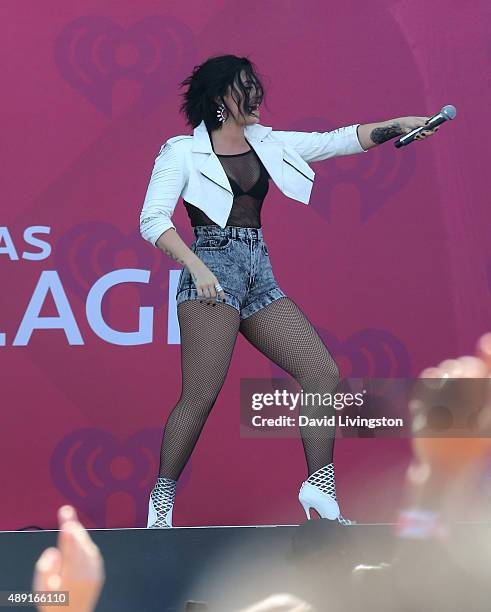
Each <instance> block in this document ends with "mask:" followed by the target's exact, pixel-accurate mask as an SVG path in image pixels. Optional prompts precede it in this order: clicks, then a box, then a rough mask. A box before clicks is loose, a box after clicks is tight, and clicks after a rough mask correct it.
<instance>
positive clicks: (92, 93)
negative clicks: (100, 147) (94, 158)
mask: <svg viewBox="0 0 491 612" xmlns="http://www.w3.org/2000/svg"><path fill="white" fill-rule="evenodd" d="M195 46H196V45H195V39H194V34H193V32H192V31H191V30H190V28H189V27H187V26H186V25H185V24H184V23H182V22H181V21H179V20H177V19H175V18H172V17H164V16H162V15H149V16H147V17H145V18H144V19H142V20H141V21H139V22H138V23H135V24H133V25H132V26H131V27H129V28H128V29H124V28H122V27H121V26H120V25H119V24H117V23H115V22H114V21H113V20H112V19H110V18H108V17H100V16H96V15H86V16H83V17H79V18H78V19H75V20H74V21H72V22H70V23H69V24H68V25H67V26H66V27H65V28H64V29H63V30H62V31H61V32H60V34H59V35H58V37H57V38H56V40H55V45H54V59H55V63H56V65H57V67H58V70H59V71H60V74H61V76H62V77H63V79H65V81H66V82H67V83H69V84H70V85H71V86H72V87H73V88H74V89H76V90H77V91H78V92H79V93H80V95H82V96H83V97H84V98H86V99H87V100H89V101H90V102H91V103H92V104H93V105H94V106H95V107H96V108H97V109H98V110H100V111H101V112H102V113H104V115H106V117H111V114H112V92H113V87H114V85H115V83H116V82H117V81H119V80H120V79H128V80H131V81H134V82H136V83H139V84H140V86H141V96H140V103H141V106H142V108H143V110H144V112H146V113H149V112H151V111H152V110H153V109H154V108H155V107H156V106H157V105H158V104H160V103H161V102H162V100H163V99H164V98H166V97H167V95H173V96H174V95H175V88H176V84H177V83H178V82H179V81H180V80H181V79H182V73H183V71H184V70H185V69H186V67H187V66H188V65H189V64H190V62H191V63H192V58H193V57H195Z"/></svg>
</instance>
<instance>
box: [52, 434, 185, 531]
mask: <svg viewBox="0 0 491 612" xmlns="http://www.w3.org/2000/svg"><path fill="white" fill-rule="evenodd" d="M161 442H162V431H161V428H146V429H142V430H140V431H136V432H135V433H134V434H132V435H131V436H129V437H128V438H127V439H126V440H117V439H116V438H115V436H114V435H113V434H112V433H110V432H109V431H104V430H102V429H97V428H91V427H87V428H80V429H76V430H74V431H72V432H70V433H69V434H67V435H65V436H64V437H63V438H61V440H60V441H59V443H58V444H57V446H56V448H55V449H54V450H53V453H52V455H51V459H50V472H51V477H52V480H53V483H54V484H55V486H56V487H57V489H58V490H59V491H60V493H61V494H62V496H63V497H64V498H65V499H66V503H69V504H72V505H73V506H75V508H77V510H80V512H81V513H83V514H84V515H86V516H87V517H88V518H89V520H90V521H91V522H92V523H93V524H94V525H97V528H99V529H103V528H107V527H108V525H107V524H106V523H107V504H108V503H109V498H110V497H111V495H113V494H117V493H121V492H124V493H127V494H128V495H130V496H131V497H133V498H134V500H135V508H136V514H137V515H136V517H131V516H129V517H128V520H129V521H131V522H133V521H134V524H135V525H136V526H140V527H141V526H144V525H146V521H147V513H148V496H149V494H150V491H151V490H152V487H153V485H154V484H155V479H156V478H157V473H158V466H156V467H155V466H154V463H155V460H157V461H158V458H159V452H160V450H159V449H160V444H161ZM151 468H152V469H151ZM153 468H155V469H153ZM190 475H191V465H190V462H189V463H188V465H187V466H186V470H185V471H184V472H183V474H182V476H181V478H179V481H178V483H177V486H178V487H179V489H181V488H182V487H185V486H186V485H187V483H188V481H189V479H190Z"/></svg>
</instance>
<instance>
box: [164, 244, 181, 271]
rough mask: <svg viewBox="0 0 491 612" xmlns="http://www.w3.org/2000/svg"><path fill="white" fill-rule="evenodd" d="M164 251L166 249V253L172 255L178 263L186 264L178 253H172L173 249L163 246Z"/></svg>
mask: <svg viewBox="0 0 491 612" xmlns="http://www.w3.org/2000/svg"><path fill="white" fill-rule="evenodd" d="M162 251H164V253H165V254H166V255H168V256H169V257H171V258H172V259H174V260H175V261H177V262H178V263H180V264H182V265H183V266H184V265H186V264H185V263H184V261H183V260H182V259H181V258H180V257H178V256H177V255H174V254H173V253H171V251H169V249H166V248H165V247H162Z"/></svg>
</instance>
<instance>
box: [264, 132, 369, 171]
mask: <svg viewBox="0 0 491 612" xmlns="http://www.w3.org/2000/svg"><path fill="white" fill-rule="evenodd" d="M359 125H361V124H360V123H355V124H353V125H349V126H347V127H340V128H337V129H335V130H332V131H331V132H281V131H276V130H275V131H274V134H275V136H278V138H280V139H281V140H282V141H283V142H284V143H285V144H287V145H288V146H290V147H292V148H293V149H295V150H296V151H297V153H298V154H299V155H300V157H301V158H302V159H303V160H304V161H306V162H315V161H321V160H323V159H328V158H329V157H338V156H340V155H351V154H352V153H368V149H364V148H363V147H362V146H361V144H360V141H359V140H358V134H357V131H356V128H357V127H358V126H359Z"/></svg>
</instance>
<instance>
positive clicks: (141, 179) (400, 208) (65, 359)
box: [0, 0, 491, 529]
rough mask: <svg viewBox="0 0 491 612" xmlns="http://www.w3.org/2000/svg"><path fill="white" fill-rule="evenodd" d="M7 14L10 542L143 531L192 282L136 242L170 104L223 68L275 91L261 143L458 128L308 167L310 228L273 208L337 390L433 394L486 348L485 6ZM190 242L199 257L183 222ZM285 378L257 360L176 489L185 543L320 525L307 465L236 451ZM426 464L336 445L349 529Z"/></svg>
mask: <svg viewBox="0 0 491 612" xmlns="http://www.w3.org/2000/svg"><path fill="white" fill-rule="evenodd" d="M0 10H1V11H2V13H4V14H2V23H3V24H4V28H3V33H2V37H1V38H0V40H1V44H2V47H3V48H2V57H3V58H4V60H5V64H4V74H3V88H2V90H3V95H2V98H1V102H0V104H1V105H2V117H3V119H4V121H3V135H2V136H3V138H2V142H3V147H2V149H1V164H2V170H3V206H2V218H1V221H0V224H1V226H2V229H1V232H2V234H1V241H0V255H1V258H0V282H1V296H2V298H1V310H0V331H1V335H0V345H1V351H0V356H1V357H0V358H1V373H2V426H1V428H0V449H1V450H0V453H1V465H2V468H1V472H2V492H3V499H2V504H1V507H0V513H1V514H0V528H1V529H19V528H22V527H24V526H26V525H38V526H40V527H43V528H55V527H56V514H55V513H56V509H57V508H58V507H59V506H60V505H61V504H63V503H71V504H74V505H75V506H76V507H77V508H78V509H79V512H80V515H81V517H82V520H83V521H84V523H85V524H86V525H87V526H88V527H131V526H144V525H146V513H147V502H148V493H149V491H150V489H151V487H152V486H153V481H154V478H155V476H156V473H157V469H158V458H159V450H160V439H161V432H162V427H163V423H164V420H165V417H166V416H167V414H168V413H169V411H170V410H171V408H172V407H173V405H174V404H175V402H176V400H177V398H178V396H179V392H180V350H179V345H178V344H176V343H175V331H176V330H175V321H174V319H173V315H174V314H175V313H173V308H174V305H173V302H172V295H171V297H170V301H169V283H170V285H171V287H170V293H172V288H173V285H172V283H173V282H174V281H175V275H176V274H177V272H174V273H173V272H172V271H173V270H176V269H178V268H179V266H177V264H176V263H175V262H174V261H173V260H171V259H170V258H168V257H167V256H165V255H163V254H162V253H161V252H160V251H158V250H157V249H155V248H154V247H152V246H151V245H150V244H148V243H146V242H145V241H144V240H143V239H142V238H141V236H140V234H139V229H138V219H139V213H140V210H141V205H142V202H143V197H144V194H145V190H146V187H147V184H148V180H149V177H150V172H151V168H152V165H153V161H154V159H155V156H156V154H157V152H158V150H159V147H160V145H161V144H162V143H163V142H164V141H165V140H166V139H167V138H169V137H171V136H174V135H177V134H181V133H191V132H190V129H189V128H187V127H186V126H185V125H184V121H183V118H182V116H181V115H179V113H178V106H179V103H180V98H179V96H178V93H179V91H180V90H179V89H178V87H177V83H178V82H179V81H180V80H182V79H183V78H184V77H185V76H187V75H188V73H189V72H190V71H191V69H192V67H193V66H194V65H195V64H198V63H201V62H202V61H204V59H206V58H207V57H208V56H210V55H214V54H220V53H234V54H238V55H244V54H245V55H249V56H250V57H251V59H252V60H253V61H254V62H255V63H256V64H257V65H258V67H259V70H260V71H261V73H262V74H263V75H266V77H267V81H266V86H267V103H268V106H267V108H265V107H263V110H262V116H261V123H262V124H263V125H271V126H272V127H273V128H274V129H281V130H308V131H327V130H330V129H333V128H335V127H339V126H343V125H349V124H351V123H371V122H375V121H385V120H387V119H391V118H394V117H398V116H403V115H432V114H434V113H436V112H438V111H439V110H440V109H441V107H442V106H443V105H445V104H454V105H455V106H456V107H457V110H458V116H457V118H456V119H455V121H454V122H452V123H451V124H449V125H444V126H442V128H441V129H440V130H439V132H438V134H437V135H436V136H434V137H432V138H431V139H429V140H428V141H424V142H422V143H414V144H413V145H411V146H409V147H407V148H405V149H401V150H396V149H395V148H394V146H393V141H391V142H389V143H385V144H384V145H382V146H380V147H377V148H376V149H374V150H371V151H370V152H369V153H368V154H366V155H363V154H360V155H353V156H348V157H344V158H337V159H331V160H325V161H322V162H317V163H315V164H313V168H314V169H315V171H316V173H317V176H316V182H315V185H314V189H313V192H312V199H311V204H310V205H309V206H304V205H303V204H301V203H298V202H295V201H294V200H290V199H288V198H287V197H286V196H283V195H282V194H281V193H280V192H279V191H278V189H277V188H276V187H275V186H274V185H273V184H271V188H270V192H269V194H268V199H267V201H266V203H265V206H264V209H263V210H264V216H263V228H264V232H265V236H266V240H267V241H268V244H269V245H270V253H271V259H272V263H273V267H274V270H275V274H276V277H277V279H278V280H279V283H280V285H281V287H282V288H283V289H284V290H285V292H286V293H287V294H288V295H290V296H291V297H292V298H293V299H294V300H295V301H296V302H297V303H298V304H299V305H300V306H301V307H302V308H303V310H304V311H305V313H306V314H307V316H308V317H309V318H310V319H311V321H312V322H313V324H314V325H315V326H316V328H317V329H318V331H319V333H321V334H322V336H323V337H324V338H325V339H326V342H328V345H329V348H330V349H331V351H332V353H333V355H334V356H335V358H336V360H337V362H338V364H339V366H340V368H341V372H342V375H344V376H349V375H350V376H373V377H377V376H378V377H386V376H411V375H417V374H418V373H419V371H420V370H421V369H422V368H423V367H425V366H427V365H431V364H433V363H435V362H436V361H439V360H441V359H442V358H444V357H447V356H454V355H457V354H461V353H462V352H464V353H467V352H472V350H473V348H474V343H475V340H476V339H477V337H478V335H479V334H481V333H483V332H484V331H486V330H488V329H489V327H490V325H489V321H490V297H491V295H490V288H491V246H490V245H491V241H490V227H491V224H490V220H491V215H490V212H489V188H488V179H487V178H486V177H487V172H488V164H489V163H490V161H491V144H490V143H491V140H490V139H489V138H488V135H487V131H488V130H487V119H486V118H485V115H486V112H487V110H488V106H489V99H490V94H491V78H490V75H491V38H490V36H489V32H490V16H491V7H490V5H489V3H488V2H485V1H484V0H481V1H477V0H476V1H474V2H462V1H461V0H451V1H450V2H449V0H434V1H433V2H431V3H428V2H426V1H425V0H403V1H392V0H377V1H375V2H370V3H368V4H367V3H364V2H363V3H362V2H360V1H359V0H358V1H356V0H346V1H345V2H336V3H332V2H325V1H321V0H319V1H317V0H315V1H311V2H309V3H307V4H306V3H305V2H299V1H285V0H281V1H280V0H276V1H270V2H262V1H261V2H259V1H258V2H252V3H250V2H249V3H247V4H243V3H238V2H225V1H219V0H215V1H214V2H207V3H203V2H196V1H191V2H176V1H174V0H173V1H166V2H157V1H149V0H146V1H141V2H138V3H134V2H122V1H120V0H118V2H115V1H108V0H97V2H95V1H94V0H91V1H87V2H84V3H68V4H67V3H66V2H62V1H60V0H55V1H53V2H51V3H50V4H49V7H48V5H46V4H45V3H36V2H34V3H31V4H30V7H29V11H28V12H26V11H25V10H24V7H23V6H20V5H19V6H16V5H14V4H13V3H9V5H8V6H7V4H3V6H2V7H1V9H0ZM5 13H6V14H5ZM173 220H174V222H175V223H176V226H177V229H178V231H179V232H180V233H181V235H182V236H183V237H184V238H185V239H186V240H188V243H190V242H191V240H192V239H193V235H192V232H191V228H190V226H189V224H188V219H187V216H186V213H185V210H184V207H183V205H182V202H180V203H179V204H178V206H177V208H176V213H175V215H174V218H173ZM280 220H281V225H279V221H280ZM40 241H41V242H40ZM169 304H170V305H169ZM140 309H143V310H141V311H140ZM140 317H141V320H140V322H139V319H140ZM272 374H273V375H278V374H280V375H281V374H282V372H281V371H279V370H278V369H277V368H274V367H272V366H271V364H270V362H269V361H268V360H267V359H266V358H265V357H263V356H262V355H260V354H259V353H257V352H256V351H255V349H254V348H252V347H251V346H250V345H249V344H248V343H247V341H246V340H245V339H244V338H242V337H240V338H239V339H238V341H237V344H236V349H235V353H234V357H233V360H232V364H231V368H230V373H229V376H228V379H227V381H226V383H225V386H224V388H223V390H222V392H221V394H220V396H219V399H218V401H217V403H216V405H215V408H214V411H213V413H212V415H211V417H210V419H209V421H208V423H207V425H206V427H205V429H204V432H203V435H202V438H201V439H200V442H199V444H198V447H197V448H196V451H195V453H194V454H193V456H192V459H191V462H190V463H189V465H188V466H187V468H186V470H185V472H184V473H183V476H182V478H181V480H180V481H179V485H178V497H177V502H176V508H175V514H174V518H175V524H176V525H218V524H224V525H227V524H228V525H237V524H278V523H280V524H285V523H287V524H288V523H298V522H299V521H301V520H303V518H302V517H303V511H302V508H301V507H300V505H299V504H298V501H297V493H298V486H299V484H300V482H301V481H302V480H303V478H304V475H305V464H304V459H303V452H302V446H301V443H300V441H299V440H298V439H276V440H264V439H260V440H258V439H245V438H241V437H240V434H239V405H238V404H239V384H240V379H241V377H248V378H254V377H255V378H260V377H266V376H270V375H272ZM408 456H409V455H408V445H407V442H406V441H401V440H385V441H380V440H376V441H369V440H365V441H360V440H340V441H338V444H337V452H336V461H337V472H338V489H339V494H340V496H341V498H342V499H343V500H344V504H343V510H344V514H345V515H347V516H351V517H353V518H357V519H358V520H369V521H386V520H390V519H391V518H392V517H393V513H394V510H395V508H396V507H397V504H398V503H399V500H400V494H401V478H402V474H403V472H404V469H405V467H406V464H407V461H408Z"/></svg>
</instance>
